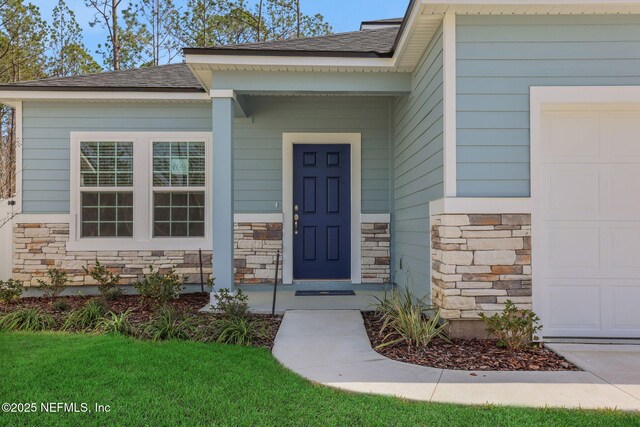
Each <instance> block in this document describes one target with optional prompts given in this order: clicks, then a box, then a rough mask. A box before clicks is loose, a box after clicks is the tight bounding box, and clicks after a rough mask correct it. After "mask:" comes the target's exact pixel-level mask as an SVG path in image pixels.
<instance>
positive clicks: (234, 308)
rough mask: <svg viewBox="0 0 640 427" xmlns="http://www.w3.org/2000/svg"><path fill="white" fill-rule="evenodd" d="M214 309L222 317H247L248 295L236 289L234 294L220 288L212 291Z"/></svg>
mask: <svg viewBox="0 0 640 427" xmlns="http://www.w3.org/2000/svg"><path fill="white" fill-rule="evenodd" d="M213 299H214V300H215V304H216V309H217V310H219V311H220V313H222V315H223V316H224V317H243V318H244V317H248V315H249V297H248V296H247V295H246V294H245V293H243V292H242V291H241V290H239V289H238V292H237V293H236V294H235V295H234V294H233V293H232V292H231V291H230V290H229V289H220V290H219V291H216V292H214V293H213Z"/></svg>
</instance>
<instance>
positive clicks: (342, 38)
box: [0, 26, 400, 92]
mask: <svg viewBox="0 0 640 427" xmlns="http://www.w3.org/2000/svg"><path fill="white" fill-rule="evenodd" d="M399 29H400V27H397V26H394V27H389V28H380V29H373V30H362V31H354V32H349V33H340V34H330V35H327V36H319V37H306V38H299V39H289V40H278V41H268V42H260V43H246V44H239V45H228V46H216V47H211V48H187V49H185V50H184V51H185V53H186V54H194V53H195V54H226V55H228V54H237V55H290V56H304V55H308V56H345V57H362V56H366V57H390V56H392V55H393V49H394V43H395V40H396V37H397V35H398V31H399ZM7 90H77V91H88V90H92V91H156V92H204V88H203V87H202V85H201V84H200V82H199V81H198V80H197V79H196V77H195V76H194V74H193V73H192V72H191V70H190V69H189V67H188V66H187V64H184V63H181V64H169V65H160V66H156V67H148V68H140V69H135V70H119V71H111V72H106V73H98V74H87V75H84V76H72V77H61V78H48V79H41V80H30V81H24V82H17V83H10V84H2V85H0V91H7Z"/></svg>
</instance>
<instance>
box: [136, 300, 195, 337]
mask: <svg viewBox="0 0 640 427" xmlns="http://www.w3.org/2000/svg"><path fill="white" fill-rule="evenodd" d="M194 332H195V325H194V322H193V319H191V318H183V317H182V316H181V315H180V314H179V313H178V312H177V311H175V310H174V309H173V308H171V307H167V306H160V307H159V308H158V311H157V313H156V315H155V316H154V317H153V318H152V319H151V320H150V321H149V322H148V323H147V324H146V325H145V327H144V334H145V335H146V336H147V337H149V338H150V339H151V340H153V341H161V340H171V339H175V340H188V339H189V338H191V336H192V335H193V334H194Z"/></svg>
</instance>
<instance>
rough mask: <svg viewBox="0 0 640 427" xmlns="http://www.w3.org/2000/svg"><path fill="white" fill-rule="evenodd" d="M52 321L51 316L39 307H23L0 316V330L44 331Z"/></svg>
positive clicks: (49, 327) (52, 323) (51, 325)
mask: <svg viewBox="0 0 640 427" xmlns="http://www.w3.org/2000/svg"><path fill="white" fill-rule="evenodd" d="M54 323H55V322H54V319H53V317H52V316H51V315H49V314H47V313H45V312H43V311H42V310H41V309H39V308H23V309H20V310H17V311H13V312H10V313H7V314H5V315H4V316H2V317H0V331H28V332H37V331H46V330H47V329H51V328H52V327H53V325H54Z"/></svg>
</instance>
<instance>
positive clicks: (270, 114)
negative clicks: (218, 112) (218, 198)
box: [234, 96, 390, 213]
mask: <svg viewBox="0 0 640 427" xmlns="http://www.w3.org/2000/svg"><path fill="white" fill-rule="evenodd" d="M249 111H250V112H251V118H249V119H246V120H237V121H236V127H235V136H234V140H235V210H236V212H282V134H283V133H285V132H340V133H342V132H359V133H362V212H366V213H380V212H389V209H390V203H389V128H390V125H389V116H390V114H389V101H388V99H387V98H383V97H348V96H338V97H318V96H315V97H297V96H280V97H278V96H276V97H259V96H257V97H252V98H250V100H249ZM276 202H278V203H279V205H278V206H277V207H276V206H275V203H276Z"/></svg>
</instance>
